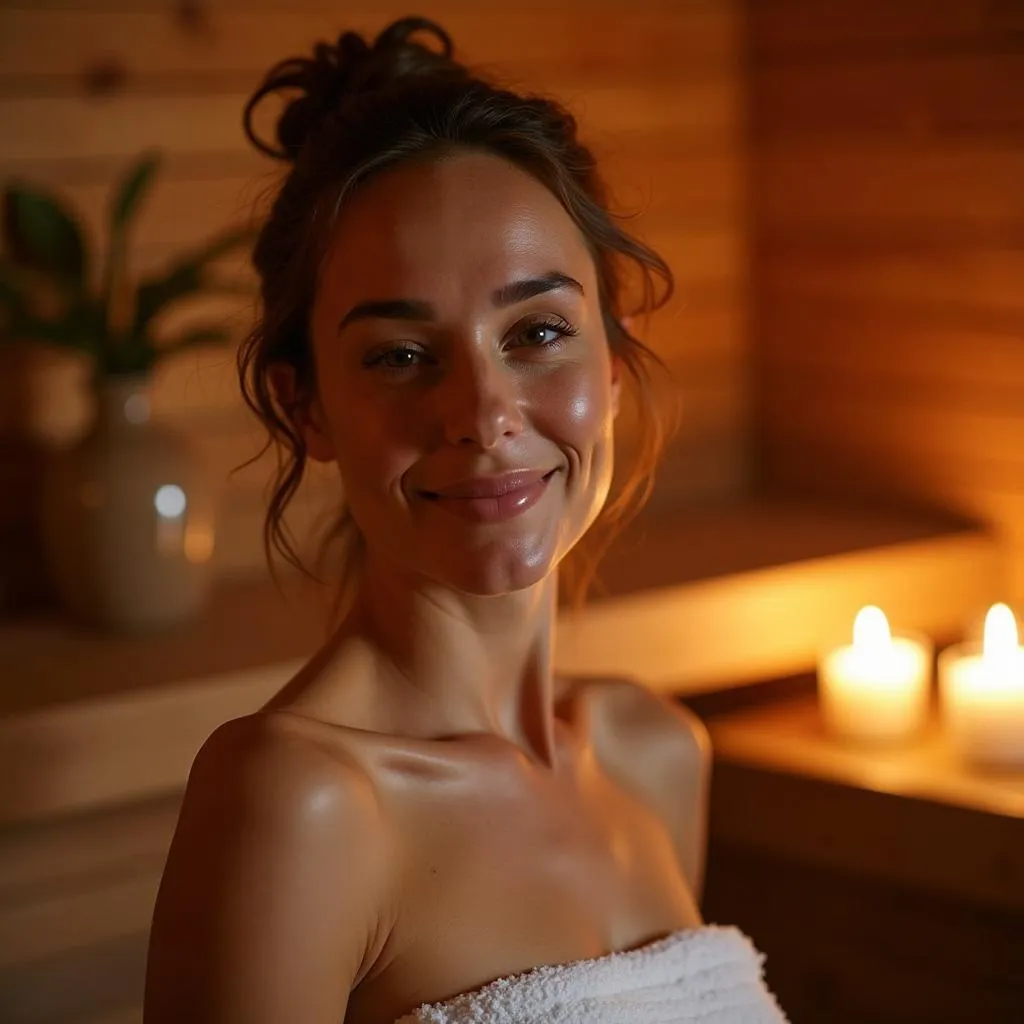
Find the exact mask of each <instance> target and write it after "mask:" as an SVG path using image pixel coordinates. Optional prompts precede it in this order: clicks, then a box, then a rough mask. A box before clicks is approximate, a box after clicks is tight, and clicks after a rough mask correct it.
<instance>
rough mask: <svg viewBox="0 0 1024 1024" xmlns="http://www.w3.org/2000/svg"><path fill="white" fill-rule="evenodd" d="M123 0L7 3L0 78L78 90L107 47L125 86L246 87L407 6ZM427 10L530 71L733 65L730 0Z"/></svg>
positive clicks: (459, 1)
mask: <svg viewBox="0 0 1024 1024" xmlns="http://www.w3.org/2000/svg"><path fill="white" fill-rule="evenodd" d="M118 6H119V5H116V4H98V5H96V6H95V7H91V6H89V7H87V6H85V5H81V4H72V5H69V6H66V7H64V8H63V9H59V10H56V9H54V7H53V6H49V5H46V6H44V5H37V6H35V7H33V8H31V9H30V8H28V7H27V6H26V7H21V8H13V9H11V8H5V9H3V10H0V69H2V70H0V89H3V90H4V91H5V92H10V90H11V89H12V88H20V89H26V88H30V87H31V85H32V83H33V82H34V81H36V80H38V79H41V78H45V79H49V80H51V82H52V79H54V78H57V79H66V84H65V85H64V88H66V89H69V90H77V87H78V82H77V80H76V79H77V78H78V77H79V76H81V74H82V73H83V72H84V71H86V70H87V69H89V68H90V67H92V66H94V65H96V64H97V63H98V62H100V61H106V60H111V59H114V60H117V61H118V62H119V63H121V64H122V65H123V66H124V70H125V72H126V75H127V85H128V87H129V88H132V87H133V86H137V84H138V83H140V82H141V83H143V84H144V83H146V82H148V81H152V80H154V79H155V80H161V81H162V80H167V79H168V78H171V77H179V78H182V79H187V78H189V77H190V76H202V80H203V81H206V82H209V83H215V82H217V81H225V80H226V81H234V82H235V83H238V82H239V79H240V77H241V78H244V80H245V82H246V87H248V84H249V81H250V80H251V81H252V82H253V83H254V82H255V80H256V78H257V77H258V76H259V75H260V74H262V73H263V72H264V71H265V70H266V69H267V68H269V67H270V66H271V65H272V64H274V63H276V62H277V61H279V60H282V59H284V58H285V57H288V56H291V55H292V54H300V53H305V52H308V51H309V50H310V49H311V48H312V44H313V43H314V42H316V41H318V40H321V39H331V40H333V39H336V38H337V36H338V34H339V33H340V32H341V31H342V30H343V29H349V28H352V29H355V30H357V31H361V32H366V33H369V34H373V33H375V32H377V31H379V30H380V29H381V28H382V27H383V26H384V25H386V24H388V22H389V21H391V20H393V19H395V18H398V17H402V16H404V15H406V14H407V13H408V10H407V8H405V7H403V6H402V4H401V3H397V2H394V0H387V2H382V3H380V4H375V3H369V2H367V0H364V2H362V3H356V4H347V5H346V6H345V9H344V10H342V11H339V10H338V9H337V8H336V7H335V8H331V7H330V6H329V5H324V6H320V7H319V8H316V7H312V6H310V5H303V4H291V5H289V8H288V10H287V11H284V10H281V9H280V7H279V6H277V7H276V8H275V7H270V6H267V7H263V8H261V7H259V6H257V5H252V6H246V7H244V8H243V7H242V6H240V5H239V6H227V5H222V4H218V3H213V4H207V5H205V6H204V11H203V16H202V17H201V19H199V23H198V24H197V25H196V26H195V27H194V28H191V29H190V28H189V27H188V25H187V24H182V22H181V21H180V20H176V19H175V17H174V15H173V13H172V12H171V11H169V10H164V9H160V10H154V9H152V8H149V9H147V8H146V6H145V5H139V6H137V7H134V8H131V9H127V10H125V9H121V10H118V9H117V7H118ZM531 8H532V10H531ZM430 16H431V17H432V18H435V19H436V20H438V21H439V22H440V23H441V24H442V25H444V26H445V28H446V29H447V30H448V31H449V33H450V34H451V36H452V38H453V40H454V41H455V44H456V47H457V49H458V53H459V54H460V55H461V57H462V58H463V59H465V60H468V61H470V62H472V63H474V64H488V65H497V66H499V67H500V68H501V69H502V70H505V71H508V72H511V73H512V74H513V75H518V74H523V73H528V74H529V75H530V77H533V78H536V77H537V76H538V75H540V76H546V75H547V74H548V73H550V71H551V62H552V61H559V62H563V63H566V62H567V63H568V64H569V65H570V66H573V65H574V64H575V65H576V66H579V67H580V68H581V69H582V70H584V71H585V70H587V69H588V68H591V69H592V68H594V67H595V66H602V65H603V66H607V64H608V63H612V64H614V65H615V66H619V67H631V68H633V69H635V70H638V71H640V70H643V69H645V68H652V67H669V68H672V69H674V70H675V71H676V72H679V71H682V72H683V73H685V72H686V71H692V70H693V69H694V68H695V67H701V68H705V69H707V68H716V69H722V68H731V67H733V66H734V64H735V60H736V43H737V40H736V33H737V24H738V19H737V17H736V13H735V5H734V4H730V3H709V2H704V3H693V2H690V3H681V4H675V5H673V6H672V7H671V8H668V7H667V6H666V5H664V4H653V3H644V4H640V5H636V4H632V5H628V4H625V3H616V4H612V5H601V4H594V5H590V6H589V7H588V10H587V16H586V17H581V16H580V11H579V8H578V5H575V4H572V3H560V4H558V5H556V6H554V7H552V6H551V5H550V4H538V3H532V4H531V3H527V4H519V5H516V7H514V8H513V7H503V6H495V5H476V4H471V3H467V2H465V0H455V2H452V0H441V2H439V3H435V4H434V5H432V7H431V10H430ZM538 16H542V17H543V23H544V26H545V28H544V31H543V32H538V31H537V27H536V26H537V24H538V22H537V17H538ZM51 82H48V83H47V84H48V85H50V87H51V88H52V87H53V85H52V84H51Z"/></svg>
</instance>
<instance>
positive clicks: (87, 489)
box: [41, 377, 215, 629]
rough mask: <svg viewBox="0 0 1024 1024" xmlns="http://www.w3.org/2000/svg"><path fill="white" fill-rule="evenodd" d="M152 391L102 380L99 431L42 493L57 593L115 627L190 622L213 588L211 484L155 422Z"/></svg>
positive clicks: (56, 468)
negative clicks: (152, 413)
mask: <svg viewBox="0 0 1024 1024" xmlns="http://www.w3.org/2000/svg"><path fill="white" fill-rule="evenodd" d="M148 385H149V381H148V378H146V377H131V378H112V379H109V380H104V381H101V382H100V383H99V384H98V386H97V390H96V418H95V421H94V423H93V426H92V428H91V430H90V431H89V432H88V434H87V435H86V436H85V438H84V439H83V440H82V441H81V442H80V443H79V444H78V445H76V446H75V447H74V448H72V449H71V450H69V451H67V452H64V453H62V454H61V455H59V456H58V457H57V458H56V459H55V460H54V463H53V465H52V467H51V468H50V470H49V472H48V474H47V478H46V480H45V482H44V486H43V495H42V509H41V527H42V537H43V544H44V549H45V551H46V555H47V559H48V562H49V566H50V570H51V572H52V574H53V578H54V583H55V584H56V587H57V591H58V593H59V594H60V596H61V598H62V600H63V602H64V604H65V605H66V607H67V609H68V610H69V611H70V612H71V613H72V614H73V615H74V616H75V617H76V618H78V619H81V620H84V621H87V622H90V623H93V624H97V625H102V626H105V627H108V628H113V629H145V628H151V627H160V626H170V625H174V624H177V623H180V622H183V621H186V620H188V619H190V618H192V617H193V616H195V615H196V614H197V613H198V612H199V611H200V610H201V609H202V607H203V603H204V600H205V598H206V595H207V591H208V587H209V583H210V559H211V556H212V554H213V544H214V509H215V494H214V488H213V485H212V484H213V482H212V481H211V480H210V479H209V476H208V473H207V472H206V469H205V466H204V463H203V461H202V459H201V457H200V455H199V453H198V452H196V451H195V450H194V449H193V447H192V446H191V444H190V443H189V442H188V440H187V439H186V438H185V437H183V436H182V435H181V434H180V433H179V432H177V431H175V430H173V429H172V428H170V427H168V426H167V425H165V424H162V423H159V422H157V421H155V420H153V419H152V418H151V416H150V403H149V393H148Z"/></svg>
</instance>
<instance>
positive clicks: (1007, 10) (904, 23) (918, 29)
mask: <svg viewBox="0 0 1024 1024" xmlns="http://www.w3.org/2000/svg"><path fill="white" fill-rule="evenodd" d="M821 14H822V7H821V4H820V3H818V0H771V3H762V4H758V3H755V4H751V5H749V6H748V8H747V16H748V18H749V22H750V35H751V38H752V40H753V53H754V55H755V57H756V58H758V59H759V60H766V59H769V58H772V57H774V58H776V59H785V60H787V61H794V60H797V59H800V58H802V57H810V58H812V59H819V60H822V61H832V60H835V59H836V58H837V57H840V56H841V57H847V56H849V57H852V58H857V57H861V58H863V57H864V56H866V55H869V54H872V53H877V52H878V51H879V50H880V49H881V48H882V47H885V48H886V49H888V50H895V49H896V48H899V50H901V51H903V52H908V51H912V50H913V49H915V48H919V47H923V46H926V45H929V44H931V45H932V46H934V45H935V44H941V43H946V44H954V45H955V44H958V43H959V44H963V43H967V44H969V45H973V46H979V47H980V46H981V45H983V44H984V43H989V44H991V43H998V42H1000V41H1001V40H1004V39H1005V38H1006V36H1007V35H1008V34H1009V33H1013V32H1020V31H1021V30H1024V12H1022V10H1021V8H1020V5H1019V4H1018V3H1016V2H1015V0H990V2H978V0H975V2H966V3H965V2H964V0H888V2H887V3H886V6H885V14H884V16H881V15H880V14H879V11H878V8H877V7H875V6H874V5H872V4H856V3H833V4H830V5H829V8H828V16H827V17H821Z"/></svg>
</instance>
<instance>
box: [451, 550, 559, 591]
mask: <svg viewBox="0 0 1024 1024" xmlns="http://www.w3.org/2000/svg"><path fill="white" fill-rule="evenodd" d="M556 565H557V559H556V558H555V557H554V552H553V551H551V550H549V549H548V548H547V546H546V545H544V546H540V547H538V548H536V549H534V550H529V549H528V547H527V546H525V545H524V546H523V547H522V548H519V549H515V550H512V551H505V552H500V551H493V550H490V551H476V552H472V553H468V552H467V553H466V554H464V555H462V556H461V557H460V556H454V557H452V558H451V559H446V560H445V561H444V563H443V564H442V565H438V566H437V567H436V569H435V572H434V573H432V575H433V576H434V578H435V579H436V580H437V582H438V583H442V584H444V585H445V586H450V587H452V588H453V589H454V590H459V591H461V592H462V593H464V594H472V595H473V596H475V597H498V596H500V595H502V594H512V593H515V592H517V591H521V590H528V589H530V588H531V587H535V586H537V584H539V583H543V582H544V580H546V579H547V578H548V577H549V576H550V575H551V574H552V573H553V572H554V570H555V567H556Z"/></svg>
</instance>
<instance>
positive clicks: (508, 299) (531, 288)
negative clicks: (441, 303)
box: [338, 270, 584, 333]
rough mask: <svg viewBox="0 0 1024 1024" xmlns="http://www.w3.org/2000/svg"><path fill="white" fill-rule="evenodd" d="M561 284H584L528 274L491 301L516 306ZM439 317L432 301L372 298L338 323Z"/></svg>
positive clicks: (554, 273) (576, 287)
mask: <svg viewBox="0 0 1024 1024" xmlns="http://www.w3.org/2000/svg"><path fill="white" fill-rule="evenodd" d="M559 288H571V289H572V290H573V291H575V292H579V294H580V295H583V294H584V292H583V285H581V284H580V283H579V281H577V280H576V278H574V277H570V276H569V275H568V274H563V273H561V272H560V271H557V270H553V271H551V272H550V273H548V274H542V275H541V276H540V277H527V278H523V279H522V280H520V281H512V282H510V283H509V284H503V285H502V286H501V287H500V288H498V289H496V290H495V291H494V292H492V294H491V302H492V303H493V304H494V305H495V306H496V307H497V308H498V309H504V308H505V307H506V306H514V305H515V304H516V303H517V302H525V301H526V300H527V299H532V298H533V297H534V296H536V295H543V294H544V293H545V292H552V291H555V290H557V289H559ZM370 319H373V320H426V321H430V320H436V319H437V311H436V310H435V309H434V306H433V304H432V303H430V302H424V301H423V300H421V299H370V300H368V301H366V302H359V303H357V304H356V305H354V306H353V307H352V308H351V309H350V310H349V311H348V312H347V313H346V314H345V315H344V316H343V317H342V318H341V322H340V323H339V324H338V332H339V333H340V332H341V331H343V330H344V329H345V328H346V327H348V325H349V324H350V323H352V322H353V321H355V320H370Z"/></svg>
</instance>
